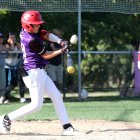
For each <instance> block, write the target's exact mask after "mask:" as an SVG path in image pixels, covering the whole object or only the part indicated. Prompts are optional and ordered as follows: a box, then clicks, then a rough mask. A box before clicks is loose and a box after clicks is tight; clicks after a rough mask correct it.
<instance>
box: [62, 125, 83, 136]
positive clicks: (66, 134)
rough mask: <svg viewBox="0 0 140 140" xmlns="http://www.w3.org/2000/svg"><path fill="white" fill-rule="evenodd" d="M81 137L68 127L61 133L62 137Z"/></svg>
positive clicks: (77, 132) (76, 131)
mask: <svg viewBox="0 0 140 140" xmlns="http://www.w3.org/2000/svg"><path fill="white" fill-rule="evenodd" d="M79 135H82V133H80V132H79V131H78V130H76V129H74V128H73V127H69V128H67V129H64V130H63V132H62V136H79Z"/></svg>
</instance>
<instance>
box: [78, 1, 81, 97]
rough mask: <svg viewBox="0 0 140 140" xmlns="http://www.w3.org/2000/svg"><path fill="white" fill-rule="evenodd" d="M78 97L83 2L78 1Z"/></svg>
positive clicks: (79, 93) (79, 88)
mask: <svg viewBox="0 0 140 140" xmlns="http://www.w3.org/2000/svg"><path fill="white" fill-rule="evenodd" d="M78 95H79V97H80V96H81V0H78Z"/></svg>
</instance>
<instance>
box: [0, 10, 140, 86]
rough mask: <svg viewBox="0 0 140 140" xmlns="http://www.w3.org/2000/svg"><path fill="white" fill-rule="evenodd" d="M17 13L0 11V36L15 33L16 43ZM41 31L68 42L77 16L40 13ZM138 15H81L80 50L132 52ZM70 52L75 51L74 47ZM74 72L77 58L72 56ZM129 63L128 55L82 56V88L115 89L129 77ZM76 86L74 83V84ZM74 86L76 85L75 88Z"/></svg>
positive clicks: (75, 29) (75, 30)
mask: <svg viewBox="0 0 140 140" xmlns="http://www.w3.org/2000/svg"><path fill="white" fill-rule="evenodd" d="M21 14H22V13H21V12H10V11H7V10H2V11H0V32H3V33H4V34H5V37H7V35H8V33H9V32H15V33H16V36H17V38H18V39H19V33H20V30H21V23H20V17H21ZM41 14H42V16H43V20H45V21H46V23H45V25H44V28H45V29H47V30H49V31H51V30H52V29H54V28H59V29H60V30H62V31H63V38H65V39H66V40H69V38H70V37H71V35H72V34H77V33H78V25H77V22H78V15H77V13H45V12H43V13H41ZM139 23H140V15H138V14H133V15H125V14H118V13H88V12H87V13H82V23H81V29H82V30H81V31H82V33H81V41H82V42H81V47H82V50H84V51H132V50H134V49H135V48H137V47H138V44H139V36H140V25H139ZM71 50H73V51H78V48H77V45H75V46H72V47H71ZM73 58H74V64H75V67H76V69H78V65H77V62H78V56H77V55H75V56H73ZM131 63H132V59H131V57H130V56H129V55H99V54H96V55H95V54H86V55H85V57H83V55H82V63H81V68H82V85H83V86H86V87H89V85H90V86H91V87H92V88H93V87H102V86H103V87H108V86H109V87H119V86H121V84H122V83H124V82H125V81H127V80H128V79H129V77H130V75H131V71H132V70H131V69H132V68H131ZM77 75H78V74H77V73H76V74H75V77H77ZM74 82H75V83H77V79H76V80H75V81H74ZM75 85H76V84H75Z"/></svg>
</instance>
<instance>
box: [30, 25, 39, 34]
mask: <svg viewBox="0 0 140 140" xmlns="http://www.w3.org/2000/svg"><path fill="white" fill-rule="evenodd" d="M32 26H33V30H32V33H38V30H39V28H40V25H36V24H32Z"/></svg>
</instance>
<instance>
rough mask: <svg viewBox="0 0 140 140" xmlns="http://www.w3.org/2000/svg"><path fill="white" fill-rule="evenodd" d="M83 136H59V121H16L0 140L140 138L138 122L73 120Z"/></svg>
mask: <svg viewBox="0 0 140 140" xmlns="http://www.w3.org/2000/svg"><path fill="white" fill-rule="evenodd" d="M72 124H73V125H74V127H75V128H76V129H78V130H79V131H80V132H83V133H85V134H84V135H83V136H67V137H66V136H61V131H62V127H61V125H60V122H59V121H57V120H56V121H17V122H14V123H12V129H11V134H10V135H2V134H1V135H0V140H22V139H23V140H140V123H129V122H108V121H101V120H73V121H72Z"/></svg>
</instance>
